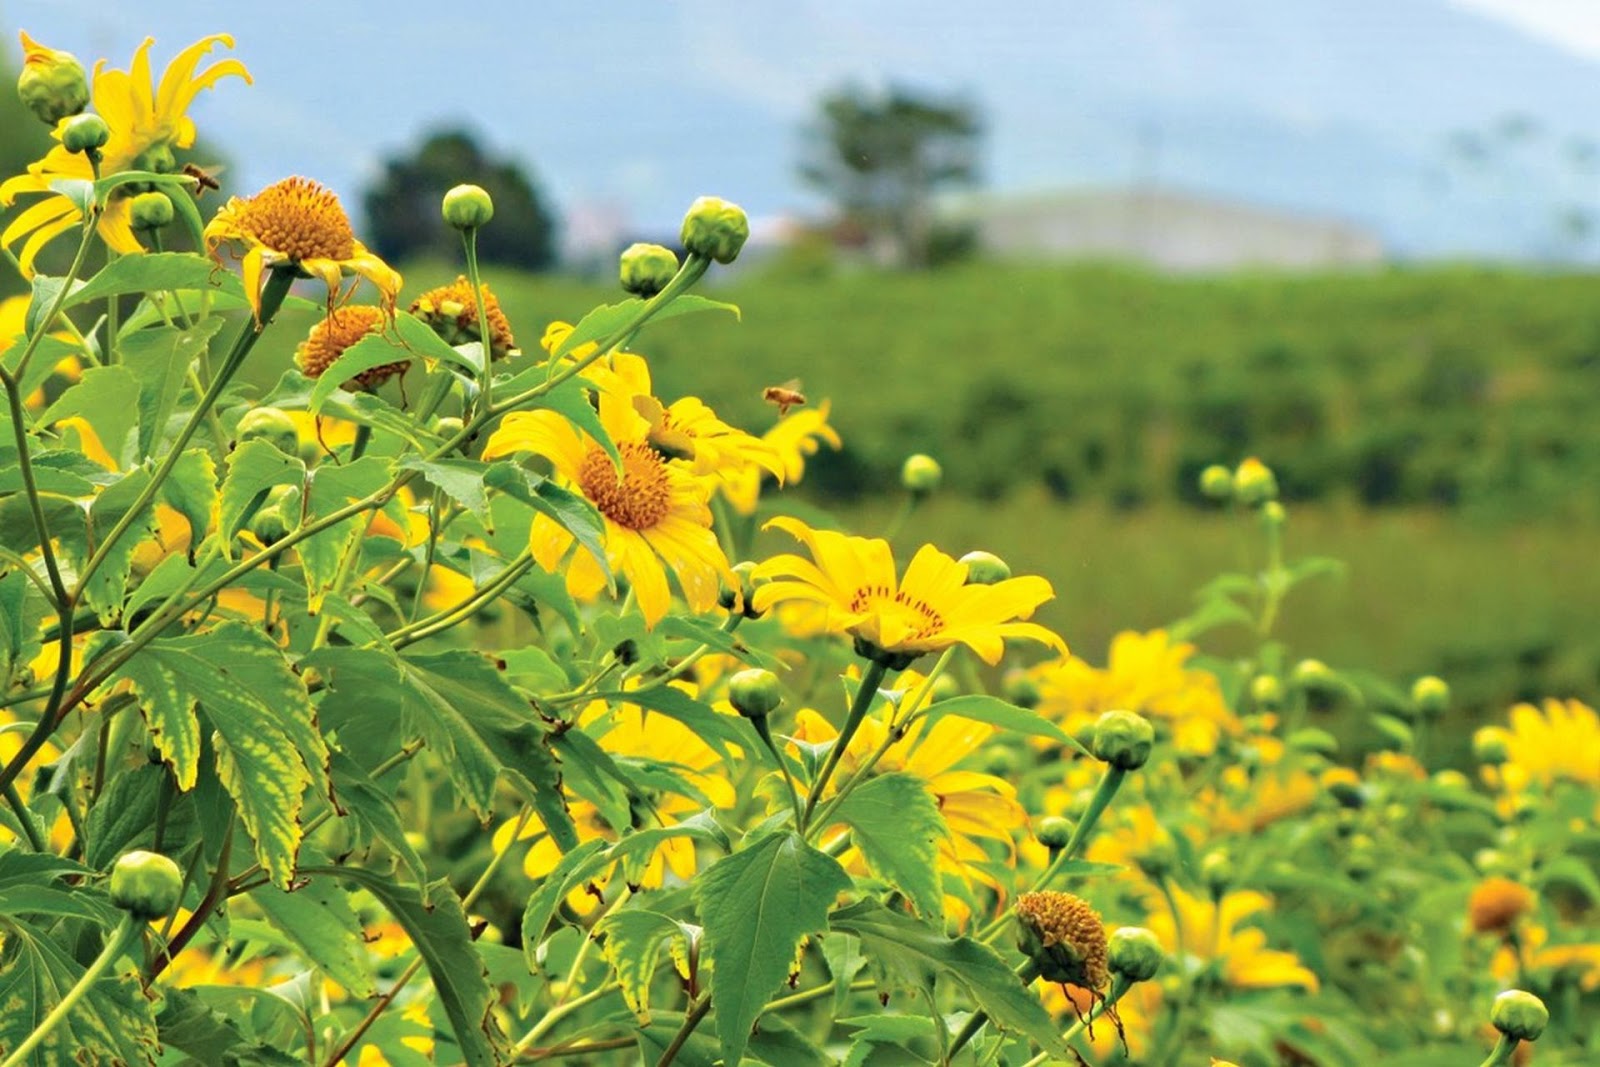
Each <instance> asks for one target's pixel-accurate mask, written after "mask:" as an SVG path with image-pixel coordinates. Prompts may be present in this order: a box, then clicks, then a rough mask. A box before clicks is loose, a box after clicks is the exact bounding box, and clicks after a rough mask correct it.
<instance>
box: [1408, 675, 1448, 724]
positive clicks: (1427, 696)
mask: <svg viewBox="0 0 1600 1067" xmlns="http://www.w3.org/2000/svg"><path fill="white" fill-rule="evenodd" d="M1411 703H1413V704H1415V705H1416V708H1417V710H1418V711H1419V712H1421V713H1422V714H1423V715H1426V716H1429V717H1430V718H1436V717H1438V716H1440V715H1443V714H1444V713H1445V711H1446V710H1447V709H1448V708H1449V707H1450V686H1449V684H1448V683H1447V682H1445V680H1444V679H1443V678H1435V677H1434V676H1433V675H1431V674H1426V675H1423V676H1422V677H1421V678H1418V679H1417V680H1416V681H1415V682H1414V683H1412V686H1411Z"/></svg>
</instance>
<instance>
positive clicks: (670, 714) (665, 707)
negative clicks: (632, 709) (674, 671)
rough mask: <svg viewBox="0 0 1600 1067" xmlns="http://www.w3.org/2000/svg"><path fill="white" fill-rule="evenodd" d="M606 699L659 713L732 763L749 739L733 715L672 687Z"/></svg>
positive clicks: (629, 693)
mask: <svg viewBox="0 0 1600 1067" xmlns="http://www.w3.org/2000/svg"><path fill="white" fill-rule="evenodd" d="M606 698H607V699H608V700H613V701H616V702H620V703H627V704H636V705H638V706H639V707H641V708H648V709H649V710H650V711H655V712H660V713H661V714H662V715H665V716H666V717H667V718H669V719H676V720H677V721H679V722H681V723H683V725H685V726H687V727H688V728H689V729H691V730H693V731H694V732H695V733H696V734H698V735H699V737H700V740H702V741H704V742H705V743H706V744H708V745H710V746H711V747H712V748H714V749H716V751H717V754H718V755H720V756H721V757H722V758H723V759H725V760H728V761H730V762H731V761H732V760H733V759H734V756H733V753H734V752H736V751H740V750H742V749H743V748H744V747H745V746H746V745H748V744H749V741H750V738H749V736H748V735H747V734H746V733H745V732H744V729H742V728H741V724H740V719H739V717H738V716H737V715H724V714H723V713H722V712H720V711H716V710H715V709H713V708H712V707H711V705H709V704H707V703H705V702H703V701H700V700H696V699H695V698H694V697H692V696H690V695H689V694H688V693H685V692H684V691H683V690H682V689H679V688H677V687H676V686H672V685H660V686H651V687H647V688H644V689H630V690H628V691H627V692H623V693H611V694H607V697H606Z"/></svg>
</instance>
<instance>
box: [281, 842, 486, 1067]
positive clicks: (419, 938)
mask: <svg viewBox="0 0 1600 1067" xmlns="http://www.w3.org/2000/svg"><path fill="white" fill-rule="evenodd" d="M309 872H310V873H313V874H326V875H329V876H331V877H334V878H347V879H350V880H352V881H354V882H356V883H358V884H359V885H360V886H361V888H363V889H365V890H367V892H369V893H371V894H372V895H373V896H374V897H376V898H378V901H379V903H381V904H382V905H383V906H384V908H385V909H386V910H387V911H388V912H389V914H390V915H392V916H393V917H394V920H395V922H397V923H399V924H400V925H401V926H402V927H403V928H404V929H405V932H406V933H407V935H409V936H410V938H411V943H412V944H413V945H415V946H416V949H417V952H418V953H419V954H420V955H421V956H422V960H423V963H424V964H425V965H426V966H427V968H428V975H429V977H431V978H432V979H433V988H434V992H435V994H436V995H437V996H438V998H439V1002H440V1003H441V1004H442V1005H443V1006H444V1010H445V1014H446V1015H447V1016H448V1017H449V1020H450V1029H451V1032H452V1033H454V1034H455V1036H456V1045H457V1046H458V1048H459V1051H460V1054H461V1056H462V1058H463V1059H464V1060H465V1061H466V1063H467V1067H505V1065H506V1064H509V1063H510V1062H511V1054H510V1050H509V1049H508V1048H507V1047H506V1042H505V1037H504V1035H503V1034H501V1032H500V1027H499V1025H498V1024H497V1023H496V1022H495V1018H494V1014H493V1008H494V1005H495V996H494V990H493V989H491V988H490V986H489V975H488V971H487V970H486V969H485V968H484V965H483V960H482V959H481V958H480V957H479V956H478V953H477V950H476V949H474V948H473V945H472V932H471V930H470V929H469V928H468V926H467V916H466V913H465V912H464V911H462V910H461V900H460V898H459V897H457V896H456V894H455V891H454V890H453V889H451V888H450V882H449V881H448V880H447V879H443V878H441V879H439V880H438V881H437V882H433V883H431V884H429V885H428V886H427V887H426V890H425V891H419V890H417V889H416V888H413V887H411V886H405V885H396V884H395V883H394V882H393V881H392V880H391V879H388V878H385V877H384V876H382V875H379V874H375V873H373V872H371V871H364V870H361V869H360V868H347V867H332V868H312V869H309Z"/></svg>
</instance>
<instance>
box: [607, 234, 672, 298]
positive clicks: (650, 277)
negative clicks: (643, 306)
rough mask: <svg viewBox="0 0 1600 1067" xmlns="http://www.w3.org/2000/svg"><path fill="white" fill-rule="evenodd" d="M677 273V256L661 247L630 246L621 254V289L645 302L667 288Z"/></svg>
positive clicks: (648, 245) (647, 245) (670, 250)
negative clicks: (640, 297)
mask: <svg viewBox="0 0 1600 1067" xmlns="http://www.w3.org/2000/svg"><path fill="white" fill-rule="evenodd" d="M677 273H678V254H677V253H676V252H674V251H673V250H672V249H670V248H664V247H662V246H661V245H651V244H632V245H629V246H628V247H627V248H626V249H625V250H624V251H623V253H622V266H621V275H622V287H623V288H624V289H626V290H627V291H628V292H630V293H632V294H633V295H634V296H642V297H644V298H645V299H646V300H648V299H649V298H650V297H652V296H655V295H656V294H657V293H659V292H660V291H661V290H663V289H665V288H666V287H667V283H668V282H670V281H672V277H673V275H675V274H677Z"/></svg>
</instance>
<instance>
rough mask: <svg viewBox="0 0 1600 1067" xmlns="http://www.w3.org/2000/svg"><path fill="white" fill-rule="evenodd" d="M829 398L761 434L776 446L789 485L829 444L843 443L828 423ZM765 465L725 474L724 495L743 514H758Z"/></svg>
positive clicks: (830, 445)
mask: <svg viewBox="0 0 1600 1067" xmlns="http://www.w3.org/2000/svg"><path fill="white" fill-rule="evenodd" d="M830 410H831V404H830V402H829V401H827V400H824V401H822V402H821V403H820V404H818V405H817V406H816V407H814V408H805V409H802V410H799V411H796V412H794V414H792V415H789V416H787V417H786V418H782V419H779V420H778V422H777V424H776V425H774V426H773V427H772V428H771V429H770V430H768V431H767V432H766V433H764V434H762V435H761V440H762V441H763V442H765V443H766V444H768V445H770V446H772V450H773V451H774V452H776V453H777V456H778V460H779V462H780V463H781V464H782V466H783V476H782V477H781V478H779V479H778V480H779V481H780V482H782V483H784V484H787V485H793V484H794V483H795V482H798V481H799V480H800V479H801V477H802V476H803V475H804V474H805V472H806V460H807V459H809V458H810V457H812V456H814V455H816V454H817V451H818V449H820V448H821V447H822V446H823V445H827V446H828V447H829V448H832V449H833V450H834V451H838V450H839V448H840V447H841V446H842V445H843V443H844V442H843V441H841V440H840V439H839V432H838V431H837V430H835V429H834V428H833V427H832V426H830V425H828V413H829V411H830ZM763 470H764V468H762V467H757V466H747V467H744V468H743V469H740V470H733V471H724V472H722V474H721V476H720V477H721V488H722V495H723V496H724V497H726V498H727V501H728V503H730V504H732V505H733V508H734V510H735V511H737V512H738V513H739V514H741V515H754V514H755V510H756V504H757V503H758V502H759V501H760V499H761V477H762V473H763Z"/></svg>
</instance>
